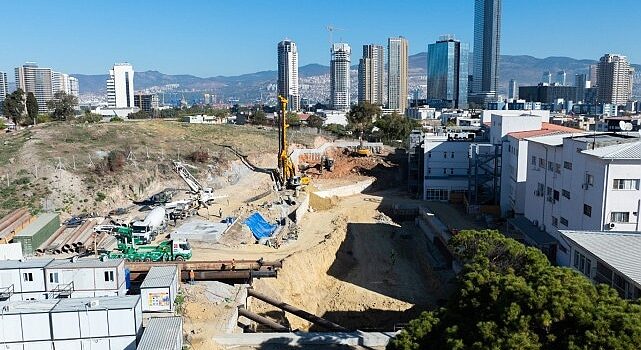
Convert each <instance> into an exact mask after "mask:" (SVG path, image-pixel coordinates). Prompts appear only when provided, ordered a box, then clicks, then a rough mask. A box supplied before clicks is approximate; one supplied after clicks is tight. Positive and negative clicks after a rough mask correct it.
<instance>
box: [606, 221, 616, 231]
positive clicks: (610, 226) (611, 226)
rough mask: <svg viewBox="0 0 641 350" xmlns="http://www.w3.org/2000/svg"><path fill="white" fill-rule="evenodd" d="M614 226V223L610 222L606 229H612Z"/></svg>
mask: <svg viewBox="0 0 641 350" xmlns="http://www.w3.org/2000/svg"><path fill="white" fill-rule="evenodd" d="M615 226H616V225H615V224H614V222H611V223H609V224H608V228H610V229H613V228H614V227H615Z"/></svg>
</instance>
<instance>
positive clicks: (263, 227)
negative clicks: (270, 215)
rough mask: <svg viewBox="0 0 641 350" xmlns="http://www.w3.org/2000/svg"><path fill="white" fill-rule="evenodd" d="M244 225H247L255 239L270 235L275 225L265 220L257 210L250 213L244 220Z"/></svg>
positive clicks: (274, 229)
mask: <svg viewBox="0 0 641 350" xmlns="http://www.w3.org/2000/svg"><path fill="white" fill-rule="evenodd" d="M245 225H247V226H248V227H249V229H250V230H251V231H252V234H254V237H256V239H261V238H267V237H271V235H272V234H273V233H274V231H276V227H277V226H276V225H273V224H270V223H269V222H267V220H265V218H263V216H262V215H260V213H259V212H255V213H253V214H251V215H250V216H249V217H248V218H247V220H245Z"/></svg>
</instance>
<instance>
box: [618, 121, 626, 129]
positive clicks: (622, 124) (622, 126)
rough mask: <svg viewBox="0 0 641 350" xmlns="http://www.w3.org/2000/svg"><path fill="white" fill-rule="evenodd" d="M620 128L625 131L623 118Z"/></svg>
mask: <svg viewBox="0 0 641 350" xmlns="http://www.w3.org/2000/svg"><path fill="white" fill-rule="evenodd" d="M619 129H621V131H625V122H624V121H623V120H621V121H619Z"/></svg>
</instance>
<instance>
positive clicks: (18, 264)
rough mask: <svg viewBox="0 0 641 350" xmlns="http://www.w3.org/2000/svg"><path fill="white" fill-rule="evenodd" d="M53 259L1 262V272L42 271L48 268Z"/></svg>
mask: <svg viewBox="0 0 641 350" xmlns="http://www.w3.org/2000/svg"><path fill="white" fill-rule="evenodd" d="M52 260H53V259H31V260H0V270H15V269H40V268H43V267H45V266H47V265H48V264H49V263H50V262H51V261H52Z"/></svg>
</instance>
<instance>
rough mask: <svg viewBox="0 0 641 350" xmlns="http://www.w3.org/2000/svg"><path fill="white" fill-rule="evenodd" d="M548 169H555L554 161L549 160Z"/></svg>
mask: <svg viewBox="0 0 641 350" xmlns="http://www.w3.org/2000/svg"><path fill="white" fill-rule="evenodd" d="M548 170H549V171H554V163H553V162H550V161H548Z"/></svg>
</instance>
